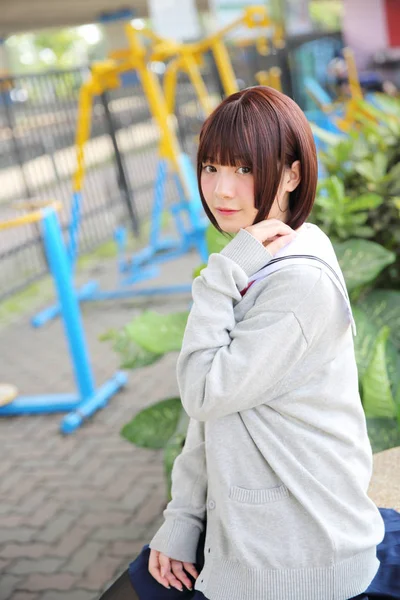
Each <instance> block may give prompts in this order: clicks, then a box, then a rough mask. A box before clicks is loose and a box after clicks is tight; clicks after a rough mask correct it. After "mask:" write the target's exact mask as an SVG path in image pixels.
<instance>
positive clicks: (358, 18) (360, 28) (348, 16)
mask: <svg viewBox="0 0 400 600" xmlns="http://www.w3.org/2000/svg"><path fill="white" fill-rule="evenodd" d="M387 2H388V3H390V2H392V3H393V4H400V2H399V0H387ZM343 4H344V18H343V37H344V40H345V43H346V45H348V46H350V47H351V48H352V49H353V50H354V54H355V58H356V61H357V64H358V66H359V67H360V68H366V67H367V65H368V62H369V60H370V57H371V55H373V54H374V53H375V52H377V51H378V50H382V49H384V48H387V47H388V45H389V42H388V36H389V34H388V25H387V18H386V3H385V0H344V2H343Z"/></svg>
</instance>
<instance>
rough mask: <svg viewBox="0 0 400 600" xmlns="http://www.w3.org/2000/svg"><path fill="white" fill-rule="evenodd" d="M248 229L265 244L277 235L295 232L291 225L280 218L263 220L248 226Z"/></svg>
mask: <svg viewBox="0 0 400 600" xmlns="http://www.w3.org/2000/svg"><path fill="white" fill-rule="evenodd" d="M246 230H247V231H248V232H249V233H250V234H251V235H252V236H253V237H255V238H256V239H257V240H258V241H259V242H261V243H263V244H264V245H265V244H266V242H268V241H269V240H270V239H273V238H275V237H276V236H283V235H289V234H292V233H294V231H293V229H292V228H291V227H289V225H286V223H284V222H283V221H280V220H279V219H266V220H265V221H261V222H260V223H256V224H255V225H251V226H250V227H246Z"/></svg>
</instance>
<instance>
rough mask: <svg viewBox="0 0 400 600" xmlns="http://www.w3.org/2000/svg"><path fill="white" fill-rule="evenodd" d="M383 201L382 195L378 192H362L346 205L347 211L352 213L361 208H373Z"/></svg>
mask: <svg viewBox="0 0 400 600" xmlns="http://www.w3.org/2000/svg"><path fill="white" fill-rule="evenodd" d="M382 203H383V198H382V196H379V195H378V194H362V195H361V196H358V198H351V199H350V200H349V204H348V205H347V206H346V212H349V213H352V212H357V211H359V210H372V209H373V208H378V206H380V205H381V204H382Z"/></svg>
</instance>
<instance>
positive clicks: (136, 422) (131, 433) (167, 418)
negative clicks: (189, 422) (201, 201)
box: [121, 398, 182, 449]
mask: <svg viewBox="0 0 400 600" xmlns="http://www.w3.org/2000/svg"><path fill="white" fill-rule="evenodd" d="M181 411H182V403H181V399H180V398H167V399H166V400H161V402H157V404H153V405H152V406H148V407H147V408H145V409H144V410H142V411H141V412H139V413H138V414H137V415H136V416H135V417H134V418H133V419H132V420H131V421H130V422H129V423H127V424H126V425H124V427H123V428H122V429H121V435H122V437H124V438H125V439H127V440H128V442H131V443H132V444H135V446H139V447H140V448H154V449H158V448H165V446H166V445H167V442H168V441H169V439H170V438H171V436H172V435H173V434H174V432H175V430H176V427H177V424H178V422H179V418H180V415H181Z"/></svg>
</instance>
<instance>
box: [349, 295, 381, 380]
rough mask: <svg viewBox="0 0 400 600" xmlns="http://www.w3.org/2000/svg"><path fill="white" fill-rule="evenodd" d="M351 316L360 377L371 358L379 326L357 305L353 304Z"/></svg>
mask: <svg viewBox="0 0 400 600" xmlns="http://www.w3.org/2000/svg"><path fill="white" fill-rule="evenodd" d="M352 310H353V317H354V320H355V322H356V327H357V335H356V337H355V338H354V351H355V355H356V361H357V369H358V376H359V378H360V379H361V378H362V377H363V376H364V375H365V373H366V371H367V368H368V365H369V363H370V362H371V359H372V352H373V350H374V345H375V340H376V338H377V335H378V333H379V327H378V326H377V325H376V324H375V323H374V322H373V321H372V320H371V319H370V318H369V317H368V315H367V314H366V313H365V312H364V311H363V310H361V308H359V307H358V306H353V308H352Z"/></svg>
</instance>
